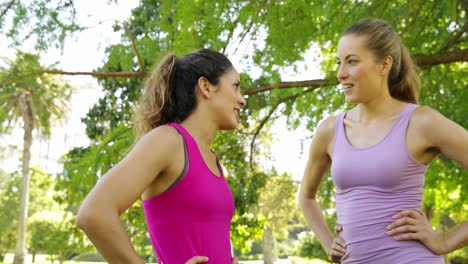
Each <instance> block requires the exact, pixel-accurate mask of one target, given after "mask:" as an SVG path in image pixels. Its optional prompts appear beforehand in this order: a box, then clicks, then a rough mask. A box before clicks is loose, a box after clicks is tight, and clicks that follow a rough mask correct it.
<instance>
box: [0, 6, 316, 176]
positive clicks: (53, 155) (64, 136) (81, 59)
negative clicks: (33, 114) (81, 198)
mask: <svg viewBox="0 0 468 264" xmlns="http://www.w3.org/2000/svg"><path fill="white" fill-rule="evenodd" d="M107 2H109V1H96V0H79V1H74V3H75V8H76V11H77V15H78V19H79V21H80V23H81V24H82V25H85V26H89V27H92V28H91V29H88V30H85V31H84V32H81V33H79V34H77V35H76V36H75V37H73V38H70V39H68V40H67V42H66V43H65V49H64V53H63V54H58V53H57V54H50V55H49V56H48V57H47V58H45V61H46V62H45V63H46V64H50V63H53V62H55V61H60V65H61V68H62V70H65V71H92V70H93V69H95V68H97V67H98V66H101V65H102V62H103V60H104V56H103V55H104V49H105V47H107V46H108V45H110V44H112V43H117V42H118V41H119V37H120V34H121V32H117V33H114V32H113V30H112V24H113V22H111V21H110V20H119V21H123V20H125V19H126V18H128V16H129V15H130V11H131V9H132V8H133V7H135V6H137V5H138V1H136V0H131V1H130V0H128V1H118V5H115V4H111V5H108V4H107ZM108 20H109V22H105V23H102V24H99V22H102V21H108ZM1 45H2V43H0V46H1ZM0 49H1V47H0ZM305 59H306V61H308V62H311V61H312V62H314V61H316V60H317V58H316V57H315V56H314V53H313V52H312V51H310V52H308V53H306V54H305ZM231 60H232V62H233V64H234V65H235V66H236V68H238V69H239V70H240V71H242V65H241V61H242V60H241V59H237V60H236V59H235V58H231ZM318 68H319V67H318V62H317V63H315V65H312V63H309V65H308V67H306V66H305V65H300V66H299V69H302V70H301V72H302V74H297V75H292V74H286V73H287V72H290V71H291V69H285V70H284V72H286V73H285V80H286V81H288V80H306V79H314V78H321V77H323V76H320V75H319V74H318V73H317V71H315V70H314V69H318ZM65 78H66V79H67V80H68V81H69V82H70V83H71V84H72V85H73V86H75V87H76V89H77V92H76V93H75V94H74V95H73V97H72V109H71V112H70V114H69V116H68V118H67V121H66V122H65V123H64V124H62V125H59V126H57V127H56V128H55V129H54V130H53V136H52V138H51V139H50V140H36V141H35V142H34V144H33V149H32V162H31V164H32V165H34V164H38V163H40V164H41V165H42V167H43V168H44V169H46V171H47V172H50V173H55V172H58V171H61V169H62V168H61V164H59V163H58V162H57V161H59V160H60V158H61V156H62V155H63V154H64V153H66V152H67V151H68V150H70V149H71V148H73V147H76V146H87V145H88V144H89V141H88V139H87V137H86V136H85V132H84V131H85V126H84V124H82V123H81V120H80V119H81V118H82V117H84V116H85V114H86V113H87V111H88V109H89V108H90V107H91V106H92V105H93V104H94V103H95V102H96V101H97V99H98V98H99V96H100V88H99V87H98V84H97V82H96V81H95V80H94V79H93V78H91V77H83V76H68V77H65ZM277 124H278V125H276V126H274V127H273V130H274V132H275V133H277V135H278V140H277V141H275V142H273V145H272V152H273V153H272V156H273V157H274V159H275V161H274V165H275V167H276V169H277V170H278V171H279V172H280V173H281V172H284V171H289V172H291V173H292V174H293V176H294V177H295V178H296V179H297V180H300V179H301V178H302V173H303V169H304V166H305V162H306V158H307V155H306V154H307V151H308V146H309V144H310V139H307V138H306V135H310V133H307V132H306V130H305V128H304V127H299V128H298V129H297V130H296V131H293V132H290V131H287V129H286V126H285V125H284V124H285V119H280V121H279V122H278V123H277ZM0 144H1V145H4V146H6V145H9V146H16V149H17V150H21V148H22V145H21V144H22V134H21V131H19V133H18V134H16V135H15V136H10V137H5V136H4V137H0ZM18 152H19V151H14V152H13V151H11V152H10V153H9V154H11V155H10V156H11V159H9V160H7V162H6V163H4V164H2V165H1V168H2V169H4V170H6V171H7V172H11V171H13V170H14V169H16V168H18V167H19V166H20V163H19V160H18V154H17V153H18ZM2 163H3V162H2Z"/></svg>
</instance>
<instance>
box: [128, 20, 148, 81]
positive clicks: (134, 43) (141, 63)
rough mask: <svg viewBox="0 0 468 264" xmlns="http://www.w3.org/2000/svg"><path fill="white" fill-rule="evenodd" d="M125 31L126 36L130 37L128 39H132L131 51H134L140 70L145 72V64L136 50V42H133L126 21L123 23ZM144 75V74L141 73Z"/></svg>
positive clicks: (133, 38)
mask: <svg viewBox="0 0 468 264" xmlns="http://www.w3.org/2000/svg"><path fill="white" fill-rule="evenodd" d="M123 25H124V28H125V31H127V33H128V36H129V37H130V41H132V47H133V51H135V54H136V57H137V60H138V64H139V65H140V72H143V73H144V72H145V65H144V64H143V60H142V59H141V56H140V52H139V51H138V48H137V45H136V42H135V37H134V36H133V33H132V31H131V30H130V29H129V28H128V24H127V23H126V22H124V23H123ZM143 76H144V75H143Z"/></svg>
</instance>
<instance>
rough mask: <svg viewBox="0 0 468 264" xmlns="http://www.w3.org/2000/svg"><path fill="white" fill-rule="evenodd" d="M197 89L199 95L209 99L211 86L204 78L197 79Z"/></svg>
mask: <svg viewBox="0 0 468 264" xmlns="http://www.w3.org/2000/svg"><path fill="white" fill-rule="evenodd" d="M197 87H198V89H199V90H200V94H201V95H202V96H203V97H204V98H211V91H212V89H213V85H212V84H211V83H210V81H208V79H206V78H205V77H203V76H202V77H200V78H198V85H197Z"/></svg>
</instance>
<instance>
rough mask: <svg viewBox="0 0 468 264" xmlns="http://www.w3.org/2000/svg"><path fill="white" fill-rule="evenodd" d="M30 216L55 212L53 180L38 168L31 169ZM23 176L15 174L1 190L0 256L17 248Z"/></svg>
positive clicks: (11, 175) (10, 176)
mask: <svg viewBox="0 0 468 264" xmlns="http://www.w3.org/2000/svg"><path fill="white" fill-rule="evenodd" d="M30 174H31V188H30V203H29V211H28V213H29V216H32V215H34V214H36V213H39V212H41V211H43V210H54V209H56V208H54V203H53V201H52V190H53V180H52V178H51V176H50V175H48V174H46V173H45V172H44V171H43V170H42V169H40V168H38V167H31V169H30ZM20 185H21V175H20V173H19V172H17V171H16V172H13V173H12V174H10V175H9V180H8V181H7V182H6V183H5V185H4V188H2V189H0V211H1V212H2V213H1V214H0V234H2V235H1V236H0V256H1V254H5V253H6V251H8V250H12V249H14V247H15V239H16V231H17V228H16V227H17V225H18V213H19V189H20Z"/></svg>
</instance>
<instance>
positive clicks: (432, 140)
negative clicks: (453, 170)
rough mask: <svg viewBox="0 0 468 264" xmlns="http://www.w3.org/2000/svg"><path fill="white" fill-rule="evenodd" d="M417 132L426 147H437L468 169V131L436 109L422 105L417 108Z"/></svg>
mask: <svg viewBox="0 0 468 264" xmlns="http://www.w3.org/2000/svg"><path fill="white" fill-rule="evenodd" d="M413 119H415V132H416V133H417V134H418V136H420V137H422V138H423V139H424V142H425V145H426V146H425V148H426V149H437V150H438V151H439V152H441V153H442V154H444V155H445V156H447V157H448V158H450V159H452V160H454V161H456V162H457V163H459V164H460V165H462V166H463V167H464V168H465V169H468V155H467V153H468V131H467V130H466V129H464V128H463V127H462V126H460V125H459V124H457V123H455V122H453V121H452V120H450V119H448V118H446V117H445V116H443V115H442V114H440V113H439V112H437V111H436V110H434V109H432V108H430V107H427V106H421V107H419V108H417V109H416V110H415V113H414V118H413Z"/></svg>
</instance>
